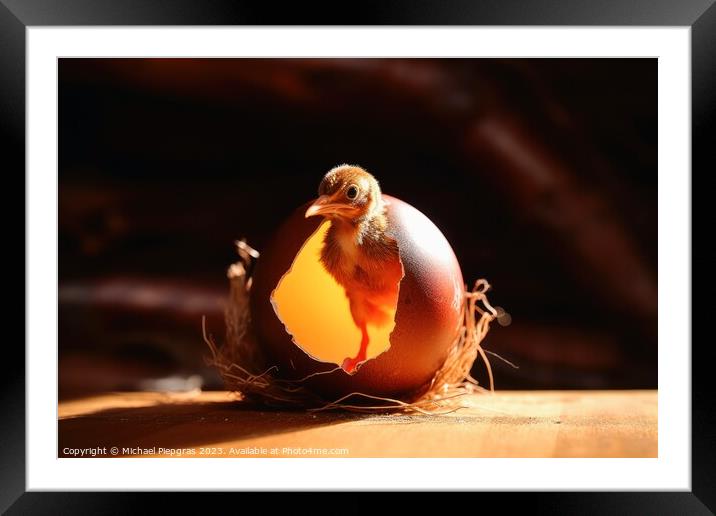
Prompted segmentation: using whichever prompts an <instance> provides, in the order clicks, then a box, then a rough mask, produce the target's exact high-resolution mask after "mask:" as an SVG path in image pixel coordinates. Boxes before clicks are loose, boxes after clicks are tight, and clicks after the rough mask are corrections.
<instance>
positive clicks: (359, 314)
mask: <svg viewBox="0 0 716 516" xmlns="http://www.w3.org/2000/svg"><path fill="white" fill-rule="evenodd" d="M349 299H350V307H351V315H352V316H353V322H355V324H356V326H358V328H359V329H360V331H361V341H360V348H359V349H358V354H357V355H356V356H355V357H354V358H346V359H345V360H344V361H343V364H342V365H341V367H342V368H343V370H344V371H345V372H346V373H349V374H353V373H355V372H356V371H357V370H358V366H359V365H360V364H361V363H362V362H365V359H366V356H367V352H368V343H369V342H370V337H369V336H368V322H367V320H366V315H367V314H366V311H367V309H368V308H369V307H368V306H367V304H366V303H364V302H361V301H360V300H359V299H356V297H350V298H349Z"/></svg>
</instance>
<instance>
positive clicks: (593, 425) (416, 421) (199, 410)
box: [58, 391, 657, 457]
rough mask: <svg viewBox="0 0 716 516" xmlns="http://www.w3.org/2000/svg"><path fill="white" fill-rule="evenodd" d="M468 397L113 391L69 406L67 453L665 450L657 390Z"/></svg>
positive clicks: (62, 416)
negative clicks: (416, 404)
mask: <svg viewBox="0 0 716 516" xmlns="http://www.w3.org/2000/svg"><path fill="white" fill-rule="evenodd" d="M466 401H467V404H469V407H467V408H463V409H460V410H458V411H457V412H454V413H451V414H448V415H440V416H423V415H410V416H408V415H395V414H393V415H365V414H352V413H337V412H320V413H309V412H304V411H293V412H280V411H269V410H251V409H247V408H245V407H243V406H242V404H241V403H240V402H237V401H236V400H235V398H234V397H233V395H231V394H230V393H226V392H203V393H202V392H195V393H183V394H168V393H149V392H143V393H110V394H106V395H101V396H94V397H89V398H83V399H74V400H68V401H62V402H60V404H59V413H58V415H59V450H58V456H60V457H69V456H72V455H76V454H79V453H81V450H82V449H84V455H85V456H87V455H88V454H92V453H94V454H95V456H97V457H111V456H113V451H116V452H117V456H125V457H126V456H177V455H179V454H180V453H181V456H183V457H193V456H196V457H202V456H203V457H247V456H250V457H285V456H299V457H656V456H657V392H656V391H534V392H515V391H507V392H500V393H497V394H494V395H490V394H484V395H476V396H474V397H472V398H470V399H468V400H466ZM112 447H116V450H112ZM92 448H95V449H96V450H95V451H94V452H93V451H92V450H91V449H92ZM162 448H164V449H165V450H164V449H162ZM130 449H131V450H130ZM139 449H141V450H139ZM180 450H181V451H180ZM140 451H141V453H140Z"/></svg>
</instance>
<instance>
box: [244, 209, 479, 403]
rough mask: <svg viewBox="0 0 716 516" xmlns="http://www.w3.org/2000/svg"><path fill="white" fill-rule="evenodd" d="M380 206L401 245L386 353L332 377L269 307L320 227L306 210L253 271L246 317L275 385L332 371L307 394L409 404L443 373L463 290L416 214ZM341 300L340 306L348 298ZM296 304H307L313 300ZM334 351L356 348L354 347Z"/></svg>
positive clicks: (448, 253)
mask: <svg viewBox="0 0 716 516" xmlns="http://www.w3.org/2000/svg"><path fill="white" fill-rule="evenodd" d="M383 199H384V200H385V201H386V204H387V217H388V222H389V234H390V236H392V237H393V238H395V240H396V241H397V243H398V248H399V254H400V259H401V262H402V265H403V271H404V276H403V279H402V280H401V282H400V286H399V288H400V291H399V296H398V303H397V307H396V311H395V320H394V323H395V325H394V327H393V329H392V333H390V336H389V346H390V347H389V348H388V349H387V350H386V351H384V352H381V353H379V354H377V355H376V356H374V357H373V358H371V355H370V353H369V359H368V360H367V361H366V362H364V363H363V364H362V366H361V367H360V368H359V369H358V370H357V372H355V373H354V374H352V375H350V374H348V373H346V372H345V371H343V370H341V369H337V367H338V365H339V364H338V365H337V363H335V362H331V361H321V360H317V359H315V358H313V357H312V356H310V355H309V354H308V353H306V352H305V351H304V349H302V347H299V346H298V345H297V344H296V343H294V341H293V337H292V335H291V334H290V333H289V332H288V330H287V328H286V326H285V325H284V323H283V322H282V320H281V319H280V318H279V316H278V315H277V309H276V308H274V303H272V294H273V293H274V291H275V290H276V288H277V286H278V285H279V284H280V282H281V281H282V279H283V278H284V276H285V275H287V273H288V272H289V271H290V270H291V267H292V264H293V263H294V260H295V259H296V257H297V255H298V254H299V252H300V251H301V250H302V249H303V247H304V245H306V243H307V241H308V239H309V238H310V237H311V236H312V235H314V234H315V233H316V231H317V230H318V229H319V226H320V225H321V224H322V223H323V222H324V221H323V219H322V218H320V217H310V218H305V216H304V214H305V211H306V209H307V207H308V204H306V205H304V206H302V207H301V208H299V209H298V210H296V211H295V212H294V213H293V214H292V215H291V216H289V218H288V219H287V220H286V221H285V222H284V223H283V225H282V226H281V227H280V228H279V229H278V231H277V233H276V235H275V236H274V237H273V239H272V241H271V243H270V244H269V246H268V247H267V248H266V249H265V251H264V252H262V253H261V259H260V260H259V261H258V263H257V266H256V270H255V274H254V278H253V286H252V289H251V303H250V306H251V316H252V321H253V328H254V332H255V334H256V338H257V340H258V344H259V346H261V350H262V352H263V353H264V355H265V356H266V358H267V362H268V365H269V366H272V365H275V366H276V367H277V368H278V370H277V371H276V372H275V374H276V376H277V377H279V378H284V379H291V380H296V379H300V378H305V377H307V376H309V375H312V374H314V373H319V372H326V371H331V370H334V371H333V372H329V373H326V374H319V375H316V376H313V377H311V378H310V379H308V380H306V382H305V385H306V387H307V388H309V389H311V390H312V391H314V392H316V393H317V394H319V395H321V396H323V397H324V398H326V399H336V398H338V397H341V396H344V395H346V394H349V393H352V392H361V393H364V394H368V395H372V396H381V397H394V398H399V399H402V400H404V401H408V400H409V399H410V398H412V396H413V395H414V394H419V391H420V390H421V389H422V388H424V387H425V386H426V384H427V383H428V382H429V381H430V380H431V379H432V377H433V376H434V374H435V372H436V371H437V370H438V369H439V368H440V367H441V366H442V365H443V363H444V361H445V359H446V357H447V354H448V351H449V350H450V347H451V345H452V344H453V342H454V340H455V338H456V337H457V334H458V332H459V330H460V327H461V322H462V321H461V314H462V306H463V299H464V289H465V286H464V283H463V278H462V273H461V271H460V266H459V264H458V261H457V259H456V257H455V254H454V252H453V250H452V248H451V247H450V244H449V243H448V241H447V240H446V239H445V237H444V236H443V234H442V233H441V232H440V230H439V229H438V228H437V227H436V226H435V225H434V224H433V223H432V222H431V221H430V220H429V219H428V218H427V217H426V216H425V215H423V214H422V213H421V212H420V211H418V210H417V209H415V208H414V207H412V206H411V205H409V204H407V203H405V202H403V201H401V200H399V199H396V198H394V197H391V196H388V195H383ZM341 296H342V297H343V298H345V293H342V294H341ZM334 301H335V302H339V301H343V299H335V300H334ZM301 302H303V303H308V302H310V292H308V293H307V297H306V299H305V300H301ZM279 308H280V307H279ZM337 345H340V346H343V347H344V348H345V347H346V346H349V347H350V348H351V349H352V348H353V347H356V348H357V344H355V343H353V342H352V340H351V341H350V342H349V343H340V344H337ZM304 348H305V346H304ZM347 349H348V348H347ZM347 353H348V354H350V352H347ZM348 354H346V355H345V356H348ZM336 369H337V370H336Z"/></svg>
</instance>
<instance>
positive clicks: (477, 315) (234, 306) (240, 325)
mask: <svg viewBox="0 0 716 516" xmlns="http://www.w3.org/2000/svg"><path fill="white" fill-rule="evenodd" d="M236 247H237V251H238V254H239V261H238V262H236V263H234V264H232V265H231V266H230V267H229V269H228V272H227V276H228V279H229V286H230V294H229V299H228V303H227V306H226V311H225V320H226V337H225V341H224V343H223V344H222V345H217V343H216V342H215V341H214V339H213V338H212V337H211V336H210V335H207V331H206V327H205V324H204V325H203V326H204V327H203V330H204V340H205V341H206V343H207V345H208V346H209V349H210V351H211V356H210V357H208V359H207V362H208V363H209V364H210V365H212V366H214V367H216V368H217V370H218V371H219V373H220V374H221V376H222V378H223V380H224V383H225V385H226V387H227V389H229V390H231V391H234V392H236V393H238V394H239V395H240V399H241V400H243V401H246V402H253V403H256V404H260V405H264V406H271V407H280V408H286V409H303V410H308V411H322V410H329V409H336V410H350V411H357V412H390V411H402V412H419V413H429V414H436V413H445V412H452V411H454V410H457V409H459V408H461V407H462V406H463V405H462V404H461V399H460V398H462V397H464V396H465V395H469V394H473V393H476V392H485V391H487V389H485V388H483V387H482V386H480V385H478V382H477V381H476V380H475V379H474V378H473V377H472V376H471V375H470V371H471V369H472V366H473V364H474V362H475V360H476V359H477V358H478V356H479V357H480V359H481V360H482V361H483V362H484V365H485V367H486V368H487V373H488V377H489V382H490V385H489V391H494V381H493V376H492V368H491V366H490V361H489V360H488V358H487V355H486V353H485V350H483V348H482V346H481V342H482V341H483V339H484V338H485V336H486V335H487V333H488V331H489V329H490V323H491V322H492V321H493V320H494V319H495V318H497V317H498V315H499V313H498V310H496V309H495V308H493V307H492V306H491V305H490V302H489V301H488V299H487V296H486V293H487V291H488V290H489V289H490V284H489V283H488V282H487V281H486V280H484V279H480V280H478V281H476V282H475V285H474V287H473V289H472V290H466V292H465V296H464V304H463V308H462V325H461V328H460V330H459V332H458V334H457V335H456V337H455V340H454V342H453V344H452V346H451V348H450V351H449V353H448V356H447V358H446V359H445V362H444V363H443V365H442V367H440V369H438V371H437V372H436V373H435V375H434V376H433V378H432V379H431V380H430V382H428V383H427V384H426V385H424V386H423V388H422V389H419V390H418V391H417V392H416V393H414V394H413V395H412V398H411V399H402V400H400V399H392V398H382V397H378V396H371V395H368V394H365V393H360V392H354V393H351V394H349V395H347V396H343V397H342V398H340V399H336V400H330V399H325V398H323V397H321V396H319V395H318V394H317V393H315V392H313V391H311V390H309V389H308V388H307V387H306V386H305V381H306V380H307V379H308V377H307V378H302V379H299V380H287V379H283V378H280V377H279V376H278V374H277V373H278V368H277V367H276V366H275V365H273V366H272V365H270V364H268V363H267V359H266V357H265V356H264V354H263V353H262V349H261V346H260V345H259V343H258V342H257V340H256V338H255V336H254V334H253V332H252V329H251V314H250V310H249V295H250V292H251V283H252V281H251V279H252V278H251V273H252V271H253V266H254V265H255V262H256V260H258V258H259V253H258V252H257V251H256V250H254V249H252V248H251V247H250V246H249V245H248V244H247V243H246V242H245V241H243V240H242V241H239V242H236ZM336 369H340V367H336ZM336 369H332V370H330V371H327V372H326V373H331V372H333V371H335V370H336ZM326 373H317V374H326ZM311 376H313V375H311Z"/></svg>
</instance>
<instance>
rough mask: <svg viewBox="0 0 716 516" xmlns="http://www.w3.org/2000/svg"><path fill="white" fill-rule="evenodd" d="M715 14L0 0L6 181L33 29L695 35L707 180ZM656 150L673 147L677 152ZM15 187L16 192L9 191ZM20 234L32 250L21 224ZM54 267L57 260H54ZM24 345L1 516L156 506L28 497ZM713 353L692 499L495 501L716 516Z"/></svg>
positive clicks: (3, 428)
mask: <svg viewBox="0 0 716 516" xmlns="http://www.w3.org/2000/svg"><path fill="white" fill-rule="evenodd" d="M713 4H714V0H680V1H679V2H675V1H669V0H657V1H654V0H631V1H627V0H605V1H600V2H595V1H593V0H533V1H532V2H529V3H526V2H524V1H521V0H502V1H501V2H481V1H477V0H458V1H456V0H453V1H449V2H446V1H441V0H373V1H368V2H361V3H359V4H355V5H352V6H351V8H350V9H347V8H346V4H344V3H341V2H336V3H333V4H330V5H323V4H316V3H306V2H297V3H289V2H286V3H281V2H261V3H258V2H245V1H231V0H215V1H212V2H207V1H202V0H174V1H172V2H164V1H159V0H125V1H121V2H120V1H116V0H115V1H111V0H64V1H62V2H59V1H55V0H0V84H1V86H0V131H1V132H2V138H0V142H1V143H0V145H2V149H3V150H2V154H0V169H2V170H3V171H4V172H5V174H3V180H4V185H5V188H6V190H5V191H6V192H7V194H8V195H6V200H7V199H8V198H10V197H20V196H19V195H18V193H17V192H19V191H23V192H24V191H25V186H24V185H25V56H26V54H25V52H26V49H25V41H26V40H25V31H26V29H27V27H30V26H46V25H47V26H66V25H79V26H81V25H145V26H146V25H192V26H197V25H563V26H566V25H571V26H585V25H590V26H594V25H608V26H609V25H622V26H623V25H637V26H689V27H691V45H692V46H691V49H692V54H691V73H692V78H691V80H692V83H691V84H692V177H699V176H705V177H708V176H709V175H710V174H709V172H713V170H716V157H715V154H714V150H713V149H714V139H715V138H714V135H716V122H715V121H714V114H715V112H716V6H714V5H713ZM659 144H660V145H668V142H659ZM10 180H12V181H13V182H15V184H13V185H9V184H8V182H9V181H10ZM692 191H694V190H693V186H692ZM10 192H13V194H12V195H10ZM23 198H24V196H23ZM3 205H4V206H9V205H10V204H9V203H3ZM11 214H12V215H11ZM11 216H12V218H10V217H11ZM15 218H17V212H16V211H14V208H13V211H8V214H7V215H6V219H5V220H7V221H14V219H15ZM694 222H695V221H694ZM15 226H19V225H18V224H15ZM22 229H23V237H22V238H23V242H24V238H25V237H24V235H25V233H24V229H25V228H24V225H23V228H22ZM18 231H19V229H18ZM692 231H693V230H692ZM6 238H7V239H8V240H6V241H7V242H8V245H7V248H8V249H7V250H6V253H5V258H6V261H7V263H8V265H6V271H8V270H20V268H22V269H23V270H24V271H25V277H27V275H28V274H32V271H30V270H27V268H26V265H25V264H26V258H27V257H26V256H25V251H24V249H25V247H24V245H23V248H22V249H23V251H22V252H20V250H19V247H20V244H19V242H20V238H21V237H20V236H18V238H17V239H11V237H6ZM10 242H17V244H15V245H12V244H10ZM47 259H48V260H52V259H54V257H53V256H51V255H48V256H47ZM21 261H22V263H20V262H21ZM704 263H706V262H705V261H704ZM15 267H16V269H15ZM692 274H693V271H692ZM6 277H7V278H9V279H11V280H14V281H18V282H19V274H6ZM6 284H7V279H6ZM702 288H703V287H702ZM692 293H693V292H692ZM6 299H8V300H9V299H10V297H9V296H7V297H6ZM23 299H24V296H23ZM21 306H22V307H23V308H20V307H21ZM24 306H25V305H24V303H22V304H21V303H18V302H16V301H13V302H12V303H9V304H7V308H6V310H7V312H6V313H7V314H8V315H9V314H11V313H12V312H11V310H12V311H20V310H23V312H24ZM701 310H702V311H703V310H705V307H702V308H701ZM704 315H705V314H704ZM19 319H20V314H18V317H17V318H12V317H8V318H7V320H19ZM18 342H19V340H16V339H10V338H9V337H6V342H5V344H4V348H5V355H4V359H3V360H2V361H0V363H2V366H1V367H2V372H3V374H2V376H1V377H0V378H2V383H3V386H2V390H1V391H0V397H1V398H0V399H2V409H3V415H4V418H3V423H2V424H1V425H0V434H1V439H0V493H1V495H0V510H3V511H5V510H8V512H9V513H10V514H13V513H14V514H27V513H35V512H38V513H40V512H41V513H52V514H64V513H72V514H75V513H84V512H90V513H106V512H112V513H114V512H121V513H124V512H135V511H138V510H139V512H142V511H141V510H140V509H141V508H146V507H147V505H146V503H147V502H148V500H146V498H147V496H149V495H136V494H131V493H58V492H51V493H50V492H48V493H38V492H25V480H26V475H25V472H26V469H25V468H26V463H25V453H26V447H25V445H26V443H25V367H24V364H25V353H24V350H23V349H22V348H21V347H20V346H18V345H15V344H16V343H18ZM11 344H12V345H11ZM687 344H688V343H672V345H681V346H685V345H687ZM13 345H14V346H13ZM709 351H710V343H709V342H708V340H705V339H704V340H701V341H697V342H695V343H694V345H693V346H692V456H691V465H692V477H691V479H692V491H691V492H664V493H658V492H643V493H626V492H617V493H548V494H545V493H541V494H537V493H527V494H521V495H516V494H514V493H512V494H510V495H509V496H506V497H505V496H501V497H500V499H499V500H490V501H497V502H498V503H499V504H500V508H501V510H503V511H504V510H505V509H507V510H508V511H509V510H510V509H515V508H516V507H518V506H522V505H524V506H525V507H529V508H530V510H531V511H532V512H534V510H535V509H536V508H540V507H542V508H546V509H548V510H549V511H550V512H557V511H560V512H570V513H571V512H577V511H579V512H581V513H585V514H604V513H616V514H621V513H624V514H627V513H629V514H642V513H647V514H675V513H681V514H710V513H712V511H714V510H716V489H714V486H716V445H714V444H715V442H716V441H715V436H716V425H714V422H715V420H716V416H714V414H715V413H716V411H714V410H713V408H714V404H713V402H712V400H711V398H710V395H709V392H710V389H709V388H708V387H709V385H708V378H709V376H710V374H709V368H710V367H712V366H711V365H710V364H713V362H712V361H711V360H709V356H708V354H709ZM242 496H244V497H245V495H242ZM486 496H490V497H493V496H494V495H492V494H480V497H482V498H481V500H480V504H484V503H487V502H488V500H486V499H485V498H484V497H486ZM242 500H243V501H242V503H248V502H246V501H245V500H246V498H242ZM162 503H163V504H166V503H176V504H177V505H179V504H181V505H182V506H183V508H184V509H185V510H186V509H189V508H190V507H191V506H190V505H187V500H186V498H185V497H183V496H174V495H172V496H171V497H166V496H165V497H164V498H163V500H162ZM212 503H213V502H212Z"/></svg>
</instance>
